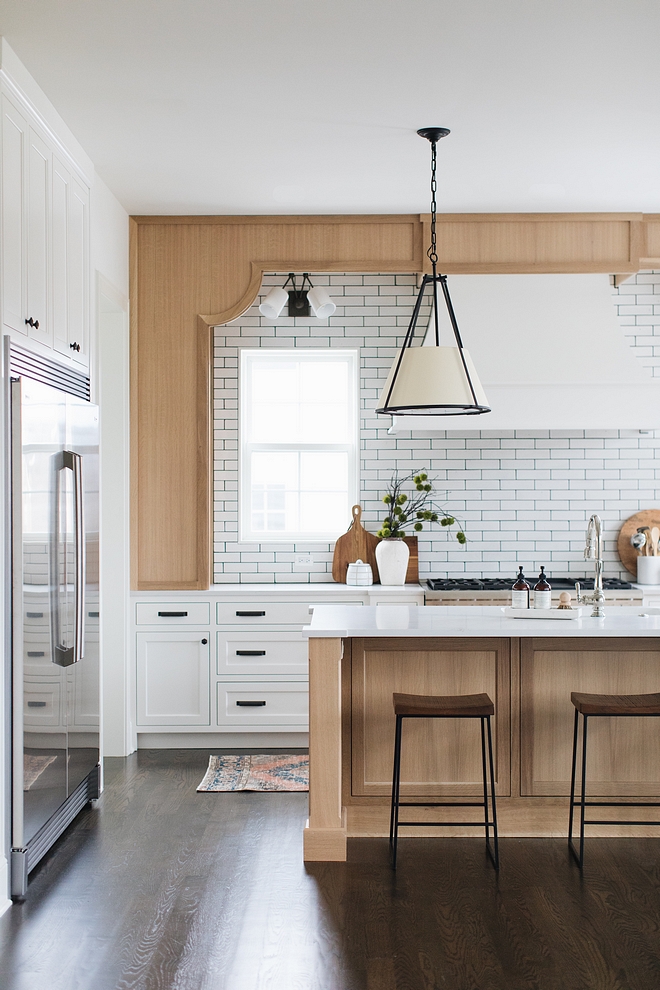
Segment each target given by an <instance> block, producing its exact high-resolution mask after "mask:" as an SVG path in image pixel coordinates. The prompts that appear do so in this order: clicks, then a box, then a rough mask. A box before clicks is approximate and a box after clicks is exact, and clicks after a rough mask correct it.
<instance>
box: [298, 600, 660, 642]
mask: <svg viewBox="0 0 660 990" xmlns="http://www.w3.org/2000/svg"><path fill="white" fill-rule="evenodd" d="M642 613H646V615H642ZM653 613H657V614H653ZM303 636H305V637H319V638H325V639H335V638H350V637H353V636H355V637H357V636H366V637H376V636H406V637H414V636H499V637H504V638H507V639H509V638H513V637H519V636H563V637H566V636H582V637H589V636H627V637H629V636H658V637H660V609H648V608H646V609H644V608H643V607H642V606H641V605H637V606H635V607H630V608H627V607H618V608H617V607H612V608H610V609H609V610H608V608H607V606H606V607H605V617H604V618H603V619H592V618H591V609H590V608H589V609H587V610H586V611H585V612H584V613H583V615H582V618H580V619H572V620H570V621H565V622H563V621H557V620H556V619H545V620H543V619H510V618H506V617H505V616H504V614H503V613H502V609H501V608H500V607H499V606H497V605H491V606H479V605H472V606H466V607H461V606H460V605H459V606H456V605H453V606H452V605H449V606H442V605H439V606H427V607H424V606H412V607H411V606H409V605H365V606H363V607H362V608H351V607H350V606H345V605H318V606H316V607H315V608H314V612H313V615H312V622H311V625H309V626H305V627H304V628H303Z"/></svg>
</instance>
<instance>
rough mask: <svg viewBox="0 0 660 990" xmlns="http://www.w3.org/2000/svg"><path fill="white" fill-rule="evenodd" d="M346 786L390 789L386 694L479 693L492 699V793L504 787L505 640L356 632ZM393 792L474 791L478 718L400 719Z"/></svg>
mask: <svg viewBox="0 0 660 990" xmlns="http://www.w3.org/2000/svg"><path fill="white" fill-rule="evenodd" d="M351 664H352V667H351V789H352V793H353V795H354V796H356V797H357V796H366V795H373V796H377V795H388V796H389V794H390V792H391V788H392V762H393V759H392V757H393V752H394V728H395V717H394V709H393V705H392V695H393V694H394V693H395V692H400V693H403V694H424V695H457V694H480V693H482V692H484V691H485V692H486V693H487V694H488V695H489V696H490V697H491V699H492V700H493V702H494V703H495V718H494V720H493V743H494V749H495V776H496V782H497V793H498V794H501V795H508V794H510V789H511V745H510V738H511V730H510V724H511V719H510V716H511V705H510V699H511V662H510V643H509V640H507V639H497V640H496V639H356V640H353V648H352V659H351ZM401 793H402V795H405V796H406V797H410V796H412V795H419V796H430V795H437V796H443V795H445V796H446V795H482V794H483V785H482V773H481V724H480V720H479V719H473V718H471V719H412V718H409V719H404V721H403V736H402V759H401Z"/></svg>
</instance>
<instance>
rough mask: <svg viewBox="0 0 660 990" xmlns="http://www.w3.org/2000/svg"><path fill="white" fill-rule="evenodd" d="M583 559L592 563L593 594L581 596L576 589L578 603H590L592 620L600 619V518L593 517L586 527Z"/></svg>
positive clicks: (601, 593) (601, 564) (601, 527)
mask: <svg viewBox="0 0 660 990" xmlns="http://www.w3.org/2000/svg"><path fill="white" fill-rule="evenodd" d="M584 559H585V560H593V562H594V593H593V595H584V596H581V595H580V592H579V589H578V601H582V602H592V603H593V606H594V607H593V611H592V613H591V616H592V618H594V619H601V618H602V617H603V616H604V615H605V610H604V608H603V604H604V602H605V595H604V594H603V524H602V522H601V519H600V516H597V515H595V514H594V515H593V516H591V518H590V519H589V523H588V525H587V537H586V542H585V547H584Z"/></svg>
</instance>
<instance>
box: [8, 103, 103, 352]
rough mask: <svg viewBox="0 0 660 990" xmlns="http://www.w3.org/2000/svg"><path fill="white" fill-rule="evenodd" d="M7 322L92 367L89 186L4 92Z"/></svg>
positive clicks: (21, 334) (41, 345)
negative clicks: (90, 352) (90, 358)
mask: <svg viewBox="0 0 660 990" xmlns="http://www.w3.org/2000/svg"><path fill="white" fill-rule="evenodd" d="M0 136H1V139H2V158H1V163H2V186H1V188H2V224H1V226H2V322H3V324H4V328H5V332H9V334H10V335H11V337H12V338H13V339H14V340H16V342H17V343H19V344H20V343H21V342H22V343H23V345H25V338H26V337H27V338H28V340H30V341H34V342H35V344H36V345H37V349H38V350H39V352H40V353H42V354H43V355H44V356H47V355H48V354H49V352H50V354H51V355H52V357H54V358H56V359H57V360H59V361H62V360H64V361H65V363H66V364H71V365H72V366H73V367H76V368H78V369H79V370H82V369H84V368H88V367H89V323H90V315H89V306H90V248H89V188H88V186H87V185H86V184H85V183H84V182H82V181H81V179H80V177H79V176H78V175H76V174H75V169H74V167H73V166H72V165H70V164H65V163H64V161H63V160H62V159H63V156H62V155H61V154H60V153H59V150H58V149H57V148H56V142H55V140H54V138H52V137H51V136H50V135H48V134H46V133H45V132H43V131H42V130H41V128H40V127H39V126H38V124H37V123H36V122H32V121H31V120H30V117H29V115H28V114H27V112H23V111H21V110H19V109H18V107H17V106H16V104H15V103H14V102H13V101H12V100H10V99H9V98H8V97H7V95H6V94H3V95H2V127H1V129H0Z"/></svg>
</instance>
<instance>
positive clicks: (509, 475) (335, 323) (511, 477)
mask: <svg viewBox="0 0 660 990" xmlns="http://www.w3.org/2000/svg"><path fill="white" fill-rule="evenodd" d="M285 277H286V274H285ZM314 282H315V283H316V284H319V285H325V286H326V287H328V291H329V292H330V294H331V296H332V297H333V299H334V301H335V302H336V303H337V310H336V312H335V314H334V315H333V316H332V317H331V318H330V319H329V320H327V321H319V320H317V319H316V318H314V317H310V318H307V319H300V318H296V319H290V318H289V317H287V316H282V317H280V318H279V319H278V320H277V321H272V320H267V319H266V318H265V317H262V315H261V314H260V312H259V309H258V306H259V303H260V302H261V299H262V298H263V296H264V295H265V294H266V293H267V292H268V290H269V289H270V288H271V287H272V286H273V285H281V284H282V276H281V275H267V276H265V277H264V282H263V286H262V290H261V295H260V296H259V299H257V301H256V302H255V304H254V305H253V306H252V307H251V308H250V309H249V310H248V312H247V313H245V314H244V315H243V316H242V317H239V319H237V320H236V321H234V323H231V324H228V325H227V326H223V327H216V329H215V359H214V390H215V391H214V491H215V497H214V555H213V562H214V581H215V582H216V583H217V584H222V583H232V584H233V583H238V582H242V583H246V584H254V583H260V584H272V583H278V584H280V583H285V582H289V583H291V582H296V583H300V582H311V583H314V582H327V581H332V575H331V568H332V550H333V544H328V543H314V544H310V543H304V544H293V543H288V544H282V543H262V544H257V543H249V544H248V543H239V542H238V419H237V416H238V380H237V374H238V349H239V348H240V347H262V346H263V347H329V346H334V347H356V348H359V349H360V357H361V361H360V366H361V372H360V417H361V422H360V446H361V454H360V462H361V463H360V476H361V497H360V500H361V503H362V506H363V508H364V515H363V522H364V525H365V526H366V528H367V529H369V530H371V531H373V532H375V531H376V530H377V529H378V527H379V519H380V516H381V513H380V506H381V504H382V503H381V502H380V499H381V497H382V494H383V490H384V485H385V484H386V482H387V481H388V480H389V478H390V477H391V475H392V473H393V472H394V471H395V470H399V471H400V472H404V473H407V472H409V471H412V470H413V469H416V468H427V469H428V470H429V475H430V477H432V478H435V480H436V484H435V487H436V490H437V492H438V496H439V497H438V501H439V502H440V503H441V504H442V505H443V506H444V507H445V508H446V509H447V510H448V511H450V512H452V513H455V514H456V516H457V518H458V519H460V520H461V522H462V523H463V524H464V526H465V532H466V534H467V537H468V543H467V545H466V546H465V548H463V547H461V546H459V544H458V543H457V542H456V540H455V539H454V537H453V536H452V534H451V531H447V530H445V529H441V528H440V527H439V526H433V527H432V528H430V529H429V528H428V525H427V526H426V528H425V530H424V531H423V532H422V533H420V534H419V538H420V539H419V564H420V577H429V576H431V575H432V576H434V577H454V576H458V575H467V576H476V575H479V574H483V575H484V576H495V575H499V574H506V575H508V576H512V575H513V576H515V572H516V570H517V565H518V564H519V563H520V564H523V565H524V567H525V569H526V572H527V573H529V574H530V575H532V574H534V572H536V571H538V568H539V567H540V565H541V564H544V565H545V567H546V570H547V571H548V573H549V574H550V576H551V577H552V574H553V573H555V574H556V575H557V576H560V575H567V574H568V575H575V576H580V575H582V574H585V573H591V565H590V564H589V563H587V562H585V561H584V560H583V556H582V551H583V548H584V530H585V527H586V522H587V520H588V518H589V516H590V515H591V513H592V512H598V514H599V515H600V516H601V518H602V519H603V522H604V526H605V559H606V563H605V574H606V576H608V577H621V578H626V577H629V575H628V573H627V572H626V571H625V569H624V568H623V567H622V565H621V563H620V561H619V558H618V555H617V552H616V538H617V534H618V530H619V527H620V524H621V522H622V521H623V520H624V519H626V518H627V517H628V516H630V515H632V514H633V513H634V512H638V511H639V510H640V509H646V508H653V507H655V506H656V505H657V504H658V498H659V496H660V491H659V489H660V464H658V463H657V456H658V454H659V453H660V431H654V432H650V433H645V434H640V433H639V432H637V431H621V430H619V431H616V430H606V431H601V432H597V431H594V430H590V431H584V430H551V431H549V430H545V431H544V430H535V431H525V430H516V431H500V432H497V433H496V432H494V431H489V430H470V431H461V432H457V431H450V430H448V431H446V432H445V433H443V434H440V435H436V436H433V437H431V436H429V435H416V436H414V437H411V436H406V435H405V434H404V435H403V436H397V437H390V436H388V434H387V428H388V426H389V419H387V418H386V417H382V416H376V414H375V413H374V411H373V410H374V406H375V404H376V400H377V398H378V396H379V394H380V389H381V387H382V383H383V381H384V379H385V377H386V375H387V371H388V369H389V367H390V365H391V363H392V360H393V358H394V355H395V353H396V350H397V348H398V347H399V346H400V344H401V342H402V340H403V335H404V334H405V330H406V328H407V326H408V322H409V320H410V314H411V311H412V306H413V303H414V300H415V297H416V294H417V289H416V284H415V276H414V275H353V274H350V275H343V274H333V275H326V276H318V275H316V276H315V277H314ZM612 294H613V305H615V306H616V307H617V311H618V314H619V321H620V324H621V326H622V329H623V332H624V333H625V334H626V336H627V337H628V338H629V340H630V344H631V346H632V347H634V349H635V352H636V355H637V357H638V359H639V361H640V363H641V364H642V365H643V366H645V367H647V368H650V369H651V370H652V374H653V375H654V376H656V377H660V272H640V273H639V274H638V275H637V276H634V277H633V278H631V279H630V280H629V281H627V282H624V283H623V284H622V285H620V286H619V287H618V288H614V287H613V288H612ZM458 318H459V323H460V313H459V314H458ZM422 320H423V316H422ZM421 322H422V321H421V320H420V323H421ZM422 325H423V324H422ZM475 361H476V364H477V367H478V366H479V365H478V356H477V355H475ZM349 522H350V519H347V520H346V525H347V526H348V524H349ZM455 528H456V527H454V529H455ZM337 535H340V534H337ZM301 552H304V553H311V554H312V557H313V561H314V562H313V564H312V565H311V566H309V567H305V569H300V568H297V567H295V557H296V553H301Z"/></svg>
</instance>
